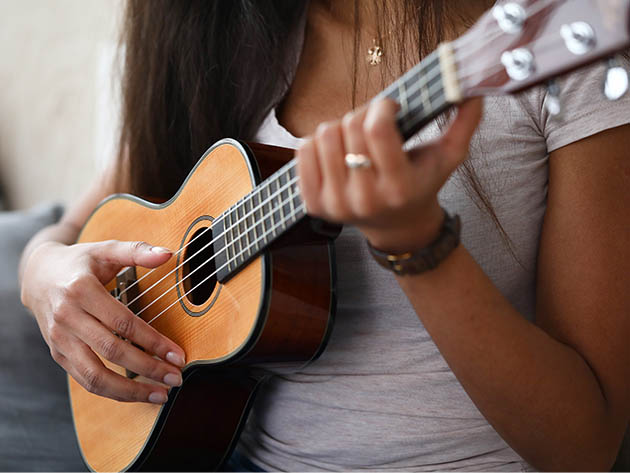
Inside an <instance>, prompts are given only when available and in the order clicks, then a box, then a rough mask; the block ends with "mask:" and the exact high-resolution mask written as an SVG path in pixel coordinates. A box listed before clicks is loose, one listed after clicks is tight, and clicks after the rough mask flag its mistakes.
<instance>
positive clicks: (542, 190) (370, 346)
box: [239, 65, 630, 471]
mask: <svg viewBox="0 0 630 473" xmlns="http://www.w3.org/2000/svg"><path fill="white" fill-rule="evenodd" d="M604 71H605V69H604V66H603V65H596V66H593V67H590V68H588V69H584V70H582V71H580V72H578V73H575V74H573V75H571V76H569V77H568V78H566V79H562V80H561V81H560V85H561V90H562V103H563V115H562V117H560V118H558V117H551V116H550V115H549V114H548V113H547V111H546V109H545V107H544V103H545V100H547V95H546V89H544V88H542V87H539V88H534V89H531V90H529V91H527V92H525V93H522V94H520V95H519V96H512V97H496V98H495V97H492V98H487V99H486V100H485V114H484V119H483V121H482V123H481V125H480V127H479V130H478V132H477V134H476V136H475V137H474V139H473V142H472V146H471V156H470V159H471V160H472V162H473V163H474V165H475V168H476V171H477V174H478V176H479V178H480V181H481V183H482V185H483V188H484V189H485V191H486V192H487V194H488V195H489V197H490V199H491V202H492V205H493V208H494V210H495V212H496V214H497V216H498V218H499V219H500V221H501V223H502V225H503V227H504V228H505V230H506V231H507V234H508V236H509V237H510V239H511V241H512V244H513V248H514V250H515V252H516V256H517V258H518V261H517V260H516V259H515V258H514V257H513V255H512V254H511V253H510V252H509V251H508V248H507V246H506V244H505V241H504V240H503V239H502V238H501V236H500V235H499V232H498V231H497V229H496V227H495V225H494V224H493V222H492V220H491V219H490V217H489V216H488V214H487V213H485V211H484V210H483V207H480V206H478V205H477V203H476V202H475V199H474V198H471V197H470V196H469V193H467V191H466V189H467V180H466V178H464V177H463V176H462V175H461V174H459V173H456V174H455V175H453V176H452V177H451V179H450V180H449V181H448V182H447V183H446V185H445V186H444V188H443V189H442V191H441V192H440V195H439V197H440V201H441V204H442V205H443V206H444V207H445V208H446V209H448V210H449V211H450V212H455V213H458V214H459V215H460V216H461V218H462V221H463V232H462V241H463V245H464V246H465V247H466V248H467V249H468V251H469V252H470V253H471V254H472V256H473V257H474V258H475V260H476V261H477V262H478V263H479V264H480V266H481V267H482V268H483V270H484V271H485V272H486V274H487V275H488V276H489V277H490V278H491V279H492V281H493V282H494V283H495V284H496V286H497V287H498V288H499V289H500V291H501V292H502V294H503V295H504V296H505V297H506V298H507V299H508V300H509V301H510V302H511V303H512V304H513V305H514V307H516V309H518V310H519V311H520V312H521V313H522V314H523V316H524V317H526V318H527V319H528V320H530V321H532V320H533V319H534V315H535V306H536V304H535V299H536V291H535V288H536V255H537V251H538V242H539V238H540V232H541V226H542V221H543V216H544V213H545V208H546V199H547V181H548V157H549V153H551V152H552V151H554V150H556V149H558V148H560V147H563V146H565V145H567V144H569V143H572V142H575V141H578V140H580V139H582V138H585V137H588V136H590V135H593V134H595V133H598V132H600V131H603V130H606V129H609V128H613V127H616V126H619V125H622V124H625V123H630V96H628V95H626V96H625V97H624V98H623V99H622V100H620V101H618V102H612V103H611V102H608V101H606V100H605V99H604V98H603V96H602V94H601V90H602V81H603V78H604ZM438 133H439V130H438V127H437V125H436V124H432V125H430V126H429V127H427V128H426V129H425V130H424V131H423V132H421V134H420V136H419V137H417V138H416V139H415V142H416V143H417V142H419V141H421V140H426V139H428V138H431V137H435V136H437V135H438ZM257 140H258V141H260V142H263V143H270V144H275V145H279V146H285V147H291V148H295V147H298V146H299V144H300V141H301V140H300V139H298V138H296V137H294V136H292V135H291V134H289V132H288V131H287V130H286V129H284V128H282V127H281V126H280V124H279V123H278V121H277V119H276V115H275V112H272V113H271V114H270V115H269V116H268V117H267V119H266V120H265V122H264V123H263V125H262V127H261V128H260V130H259V133H258V135H257ZM593 159H597V156H593ZM336 248H337V265H338V296H339V299H338V308H337V317H336V324H335V327H334V330H333V333H332V337H331V339H330V343H329V344H328V347H327V349H326V351H325V352H324V353H323V354H322V356H321V357H320V358H319V359H318V360H317V361H316V362H314V363H313V364H311V365H310V366H308V367H307V368H305V369H304V370H302V371H300V372H298V373H295V374H291V375H282V376H275V377H273V378H272V379H271V380H270V381H269V382H268V383H267V384H266V385H265V386H264V387H263V389H262V391H261V393H260V394H259V397H258V399H257V402H256V404H255V407H254V409H253V411H252V414H251V417H250V421H249V423H248V426H247V428H246V430H245V432H244V435H243V437H242V441H241V444H240V446H239V449H240V450H241V451H242V453H244V454H245V455H247V456H249V457H250V458H251V459H252V460H253V461H254V462H255V463H256V464H258V465H260V466H261V467H262V468H264V469H268V470H293V471H296V470H298V471H304V470H311V471H312V470H348V469H351V470H359V469H373V470H415V471H426V470H450V469H461V470H486V471H489V470H496V471H505V470H510V471H515V470H527V469H530V468H531V467H530V466H529V465H527V463H526V462H525V461H524V460H522V459H521V458H520V457H519V455H518V454H517V453H516V452H515V451H514V450H512V449H511V448H510V447H509V446H508V445H507V444H506V443H505V441H504V440H503V439H502V438H501V437H500V436H499V435H498V434H497V433H496V432H495V430H494V429H493V428H492V426H491V425H490V424H489V423H488V422H487V421H486V419H485V418H484V417H483V415H482V414H481V413H480V412H479V410H478V409H477V408H476V407H475V405H474V404H473V403H472V401H471V400H470V398H469V397H468V395H467V394H466V392H465V391H464V390H463V388H462V387H461V385H460V384H459V382H458V380H457V378H456V377H455V375H454V374H453V373H452V371H451V370H450V369H449V367H448V365H447V364H446V362H445V360H444V359H443V357H442V355H441V354H440V352H439V351H438V349H437V347H436V346H435V344H434V343H433V340H432V339H431V337H430V335H429V334H428V333H427V331H426V330H425V328H424V327H423V325H422V322H421V321H420V318H419V317H418V315H417V314H416V313H415V312H414V310H413V308H412V307H411V305H410V303H409V301H408V300H407V298H406V296H405V294H404V293H403V291H402V290H401V289H400V287H399V286H398V284H397V283H396V280H395V279H394V277H393V275H392V274H391V273H389V272H387V271H385V270H383V269H381V268H380V267H379V266H378V265H377V264H376V263H375V262H374V261H373V260H372V258H371V257H370V255H369V254H368V252H367V250H366V246H365V243H364V240H363V238H362V236H361V235H360V233H359V232H358V231H357V230H356V228H353V227H350V226H346V227H345V228H344V230H343V232H342V234H341V236H340V237H339V238H338V239H337V242H336ZM449 316H450V315H449V314H444V317H449ZM470 336H471V337H474V336H475V334H474V333H471V334H470ZM532 382H535V380H532ZM514 415H515V416H518V415H519V414H518V413H516V412H515V413H514Z"/></svg>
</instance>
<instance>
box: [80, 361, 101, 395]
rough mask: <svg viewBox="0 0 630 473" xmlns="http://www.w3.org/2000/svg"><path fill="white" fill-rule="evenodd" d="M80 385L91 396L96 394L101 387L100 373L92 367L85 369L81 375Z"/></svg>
mask: <svg viewBox="0 0 630 473" xmlns="http://www.w3.org/2000/svg"><path fill="white" fill-rule="evenodd" d="M81 379H82V381H83V382H82V383H81V385H82V386H83V387H84V388H85V389H87V390H88V391H89V392H91V393H92V394H98V393H99V392H100V390H101V387H102V385H103V375H102V373H101V372H100V371H99V370H97V369H94V368H92V367H85V368H83V370H82V373H81Z"/></svg>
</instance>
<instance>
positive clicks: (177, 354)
mask: <svg viewBox="0 0 630 473" xmlns="http://www.w3.org/2000/svg"><path fill="white" fill-rule="evenodd" d="M84 284H85V286H84V288H85V289H84V290H83V296H82V297H80V298H79V304H80V306H81V308H82V309H83V310H84V311H86V312H87V313H88V314H90V315H91V316H93V317H94V318H96V319H97V320H99V321H100V322H102V324H103V325H105V326H106V327H108V328H109V329H111V330H113V331H114V332H116V333H117V334H118V335H120V336H121V337H123V338H126V339H127V340H131V341H133V342H134V343H136V344H137V345H139V346H141V347H142V348H144V349H145V350H146V351H147V352H148V353H151V354H154V355H157V356H158V357H160V358H161V359H162V360H166V361H168V362H169V363H171V364H173V365H175V366H178V367H180V368H181V367H183V366H184V365H185V363H186V360H185V354H184V350H182V348H181V347H180V346H178V345H177V344H176V343H175V342H173V341H172V340H170V339H169V338H167V337H166V336H164V335H163V334H161V333H160V332H158V331H157V330H156V329H154V328H153V327H151V326H150V325H149V324H147V323H146V322H145V321H144V320H142V319H141V318H140V317H138V316H136V315H135V314H134V313H133V312H131V311H130V310H129V309H128V308H127V307H125V306H124V305H123V304H122V303H121V302H119V301H118V300H116V299H115V298H114V297H112V296H111V295H110V294H109V293H108V292H107V290H106V289H105V288H104V287H103V285H102V284H100V283H99V282H98V280H96V279H94V280H89V279H87V280H86V282H85V283H84ZM86 295H88V296H87V297H86Z"/></svg>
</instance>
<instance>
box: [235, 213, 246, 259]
mask: <svg viewBox="0 0 630 473" xmlns="http://www.w3.org/2000/svg"><path fill="white" fill-rule="evenodd" d="M244 216H245V213H244V212H243V206H242V205H238V206H237V207H236V221H237V222H238V223H237V224H236V227H237V229H238V247H239V254H238V257H239V258H241V263H242V262H244V261H245V259H246V258H245V254H246V253H247V248H248V247H249V244H248V241H246V239H247V231H246V228H245V220H244V218H243V217H244Z"/></svg>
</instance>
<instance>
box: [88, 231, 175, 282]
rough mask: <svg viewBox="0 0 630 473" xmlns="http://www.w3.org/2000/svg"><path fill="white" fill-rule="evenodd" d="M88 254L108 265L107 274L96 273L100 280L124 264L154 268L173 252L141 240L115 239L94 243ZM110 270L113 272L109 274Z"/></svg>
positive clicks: (166, 259) (109, 277) (110, 276)
mask: <svg viewBox="0 0 630 473" xmlns="http://www.w3.org/2000/svg"><path fill="white" fill-rule="evenodd" d="M90 254H91V256H92V257H93V258H94V259H96V260H98V261H100V262H102V263H105V264H106V265H107V266H109V267H108V268H107V270H106V271H105V273H107V274H102V275H98V274H97V276H99V279H101V280H104V279H106V280H109V279H111V278H112V277H114V276H115V274H116V272H117V271H118V270H119V269H120V268H123V267H125V266H142V267H143V268H155V267H157V266H160V265H161V264H164V263H166V262H167V261H168V260H169V259H171V256H173V252H172V251H171V250H169V249H168V248H163V247H161V246H153V245H150V244H148V243H145V242H143V241H115V240H112V241H105V242H102V243H96V244H95V245H94V247H93V248H92V249H91V251H90ZM112 271H113V274H110V273H112ZM100 276H102V278H101V277H100Z"/></svg>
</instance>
